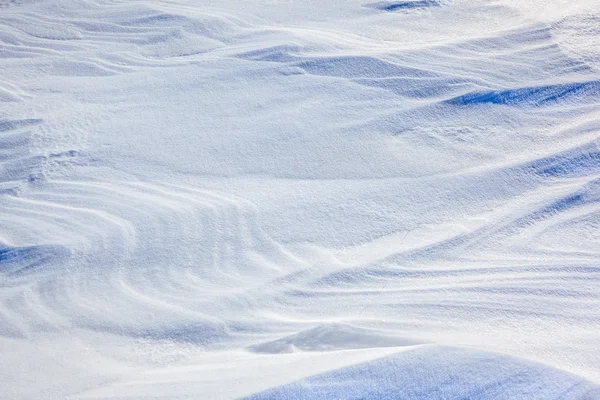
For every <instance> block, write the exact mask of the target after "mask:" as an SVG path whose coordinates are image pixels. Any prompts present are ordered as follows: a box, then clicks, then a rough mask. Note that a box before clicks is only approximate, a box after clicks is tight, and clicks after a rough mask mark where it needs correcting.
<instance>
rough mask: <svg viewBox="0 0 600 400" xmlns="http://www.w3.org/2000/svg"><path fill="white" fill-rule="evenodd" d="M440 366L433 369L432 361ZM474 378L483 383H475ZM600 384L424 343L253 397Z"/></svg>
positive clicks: (423, 394)
mask: <svg viewBox="0 0 600 400" xmlns="http://www.w3.org/2000/svg"><path fill="white" fill-rule="evenodd" d="M432 359H436V360H437V363H438V364H437V365H436V367H437V368H431V360H432ZM473 382H477V383H476V384H473ZM598 396H600V387H598V386H594V385H592V384H590V383H588V382H585V381H583V380H582V379H581V378H578V377H576V376H574V375H569V374H566V373H563V372H560V371H558V370H553V369H551V368H548V367H544V366H543V365H539V364H537V365H536V364H535V363H531V362H527V361H523V360H520V359H518V358H516V357H515V358H513V357H508V356H505V355H499V354H493V353H485V352H477V351H473V350H471V349H456V348H451V347H419V348H416V349H414V350H408V351H403V352H399V353H397V354H393V355H391V356H387V357H384V358H381V359H377V360H375V361H371V362H366V363H363V364H359V365H356V366H352V367H346V368H343V369H339V370H335V371H332V372H328V373H325V374H320V375H316V376H311V377H309V378H307V379H304V380H302V381H300V382H297V383H293V384H290V385H286V386H283V387H281V388H277V389H273V390H268V391H265V392H263V393H260V394H256V395H253V396H250V397H248V399H256V400H258V399H315V400H316V399H336V398H343V399H390V400H391V399H404V398H410V399H413V398H414V399H418V398H439V399H494V398H511V399H528V400H530V399H544V400H549V399H563V400H564V399H592V398H597V397H598Z"/></svg>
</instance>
